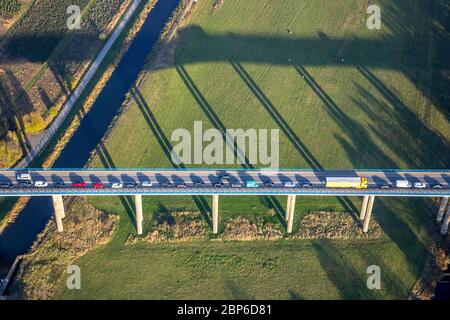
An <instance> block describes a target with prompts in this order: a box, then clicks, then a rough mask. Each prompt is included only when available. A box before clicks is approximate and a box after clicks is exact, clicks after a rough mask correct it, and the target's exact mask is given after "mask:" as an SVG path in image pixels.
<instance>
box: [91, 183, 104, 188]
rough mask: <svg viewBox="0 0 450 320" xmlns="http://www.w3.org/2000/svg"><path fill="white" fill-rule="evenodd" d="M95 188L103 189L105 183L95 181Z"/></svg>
mask: <svg viewBox="0 0 450 320" xmlns="http://www.w3.org/2000/svg"><path fill="white" fill-rule="evenodd" d="M93 187H94V189H103V187H104V186H103V183H101V182H94V184H93Z"/></svg>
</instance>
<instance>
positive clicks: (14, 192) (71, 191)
mask: <svg viewBox="0 0 450 320" xmlns="http://www.w3.org/2000/svg"><path fill="white" fill-rule="evenodd" d="M136 194H141V195H166V196H170V195H176V196H180V195H186V196H191V195H205V196H207V195H247V196H261V195H279V196H286V195H304V196H355V197H357V196H383V197H448V196H450V189H413V188H411V189H389V190H386V189H375V188H373V189H331V188H314V187H313V188H284V187H274V188H266V187H259V188H246V187H242V188H230V187H223V188H214V187H201V188H199V187H186V188H176V187H167V188H161V187H150V188H129V189H127V188H124V189H111V188H104V189H94V188H41V189H40V188H29V189H25V188H23V189H5V190H0V196H3V197H8V196H11V197H17V196H30V197H38V196H53V195H62V196H129V195H136Z"/></svg>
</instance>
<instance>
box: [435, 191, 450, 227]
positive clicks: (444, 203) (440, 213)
mask: <svg viewBox="0 0 450 320" xmlns="http://www.w3.org/2000/svg"><path fill="white" fill-rule="evenodd" d="M448 198H449V197H443V198H442V200H441V205H440V206H439V211H438V214H437V217H436V221H437V222H438V223H441V222H442V219H443V218H444V213H445V208H446V207H447V204H448Z"/></svg>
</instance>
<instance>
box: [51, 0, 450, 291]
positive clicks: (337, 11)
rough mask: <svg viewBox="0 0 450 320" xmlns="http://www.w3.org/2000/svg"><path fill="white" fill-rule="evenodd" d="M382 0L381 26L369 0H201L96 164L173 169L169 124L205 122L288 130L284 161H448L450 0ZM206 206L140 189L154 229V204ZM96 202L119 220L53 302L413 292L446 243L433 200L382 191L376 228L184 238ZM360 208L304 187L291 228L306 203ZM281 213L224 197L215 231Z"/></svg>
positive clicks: (158, 207)
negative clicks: (274, 237)
mask: <svg viewBox="0 0 450 320" xmlns="http://www.w3.org/2000/svg"><path fill="white" fill-rule="evenodd" d="M369 2H371V1H369ZM379 4H381V7H382V12H383V26H382V29H381V30H377V31H374V30H369V29H368V28H367V27H366V18H367V15H366V9H367V2H366V1H360V0H342V1H333V0H326V1H320V2H318V1H314V0H302V1H299V0H286V1H276V2H275V1H270V0H264V1H262V0H245V1H244V0H225V1H200V2H198V4H197V6H196V7H195V9H194V11H193V12H192V16H191V17H190V20H189V22H188V23H187V25H185V26H184V27H183V29H182V30H181V31H180V32H179V35H178V39H177V40H176V41H174V42H173V43H172V44H171V46H172V47H171V49H172V50H173V52H174V54H173V57H169V59H166V60H168V61H167V62H166V63H165V64H161V63H160V64H158V67H157V68H156V67H154V65H153V64H151V63H149V64H148V70H147V75H146V78H145V81H143V82H142V84H141V85H139V86H135V87H134V88H133V89H132V90H131V92H130V97H131V98H130V102H129V104H128V105H127V108H126V110H125V112H124V113H123V114H122V115H121V117H120V118H119V120H118V121H117V123H116V125H115V127H114V129H113V130H112V132H111V134H110V135H109V136H108V138H107V139H106V141H105V143H104V144H102V145H101V146H100V147H99V148H98V156H97V157H96V158H95V159H94V161H93V163H92V164H91V166H93V167H108V168H124V167H131V168H138V167H146V168H151V167H153V168H163V167H172V166H173V164H172V163H171V161H170V158H169V155H170V151H171V150H170V148H171V141H170V139H171V134H172V132H173V131H174V130H175V129H178V128H185V129H188V130H192V128H193V123H194V121H202V123H203V128H204V130H206V129H208V128H214V127H216V128H219V129H220V128H223V127H225V128H244V129H246V128H255V129H278V130H280V161H281V163H280V165H281V167H282V168H315V169H320V168H326V169H348V168H411V169H415V168H419V169H421V168H435V169H440V168H448V164H449V163H450V160H449V155H450V152H449V137H450V124H449V119H450V116H449V112H448V102H449V99H448V98H449V96H448V93H447V91H446V90H447V89H446V88H445V87H446V86H445V84H447V88H448V74H449V68H448V66H449V65H450V64H449V63H448V62H449V61H448V56H447V53H446V49H447V48H446V46H447V45H446V44H444V42H443V41H442V39H445V38H444V37H445V36H446V32H447V33H448V30H449V29H448V27H449V26H448V21H446V20H445V19H446V17H447V16H448V10H449V2H448V1H446V0H441V1H431V0H428V1H422V0H415V1H409V0H396V1H394V0H383V1H379ZM446 23H447V24H446ZM446 30H447V31H446ZM447 36H448V35H447ZM169 51H170V50H169ZM170 58H171V59H170ZM196 166H197V167H200V166H202V165H189V167H196ZM203 166H204V165H203ZM234 166H235V165H234ZM223 167H233V165H224V166H223ZM273 201H277V202H279V203H280V204H281V206H284V205H285V202H286V199H284V198H283V197H277V198H276V199H274V200H273ZM205 202H206V204H208V205H210V199H203V200H201V201H199V199H192V198H187V197H158V198H156V197H146V198H145V199H144V213H145V217H144V219H145V231H144V234H147V233H148V232H149V231H150V229H151V228H152V227H153V226H154V224H155V217H157V216H159V214H161V213H164V212H186V211H192V212H202V211H204V209H203V208H202V207H201V206H200V205H199V203H203V204H205ZM90 203H91V204H92V205H94V206H95V207H97V208H98V209H101V210H103V211H106V212H108V213H111V214H117V215H119V216H120V223H119V226H118V229H117V231H116V233H115V235H114V237H113V239H112V240H111V242H110V243H109V244H107V245H104V246H101V247H98V248H96V249H95V250H93V251H91V252H89V253H87V254H86V255H85V256H83V257H82V258H80V259H78V260H77V261H76V262H75V263H76V264H77V265H78V266H80V267H81V269H82V270H83V277H84V278H83V279H84V280H83V281H84V282H83V289H82V290H72V291H71V290H66V289H64V285H63V283H64V281H62V282H61V285H60V289H59V291H58V295H57V297H59V298H79V299H83V298H96V299H105V298H129V299H131V298H153V299H158V298H168V299H177V298H178V299H183V298H184V299H185V298H196V299H221V298H225V299H227V298H265V299H268V298H273V299H286V298H290V299H302V298H306V299H311V298H315V299H335V298H341V299H406V298H407V297H408V294H409V291H410V290H411V288H412V287H413V285H414V283H415V282H416V280H417V279H418V277H419V274H420V272H421V271H422V269H423V266H424V264H425V261H426V259H427V257H428V255H429V252H430V247H431V245H432V244H434V243H435V242H436V241H437V237H436V226H435V224H434V221H433V220H434V219H433V218H432V217H433V215H434V214H435V210H436V204H435V203H434V202H433V201H431V200H422V199H415V200H410V199H395V200H394V199H377V200H376V203H375V207H374V219H375V221H376V223H378V224H379V226H380V228H381V230H382V232H383V235H382V237H381V238H380V239H374V240H327V239H324V240H292V241H285V240H280V241H272V242H271V241H263V242H259V241H255V242H222V241H211V240H205V241H193V242H185V243H176V244H164V243H163V244H151V243H145V242H140V243H137V244H130V243H128V239H129V237H130V235H131V234H134V233H135V230H134V226H133V211H132V210H133V209H132V208H133V201H132V199H130V198H128V197H120V198H110V197H108V198H106V197H105V198H101V197H98V198H92V199H90ZM272 203H273V202H272ZM360 205H361V200H360V199H356V198H348V199H342V198H339V199H336V198H299V199H298V200H297V205H296V226H295V228H294V233H296V232H299V226H300V221H301V220H302V218H303V217H304V216H305V215H306V214H307V213H309V212H311V211H334V212H336V211H338V212H347V213H349V214H350V212H356V211H357V210H358V208H359V207H360ZM205 206H207V205H205ZM273 210H274V207H273V206H271V205H270V204H268V203H267V202H266V201H265V199H263V198H258V197H221V200H220V219H221V227H220V228H221V232H223V229H224V224H225V223H226V222H227V221H229V220H230V219H231V218H233V217H238V216H240V217H246V218H248V219H250V220H252V221H256V219H257V217H261V216H262V217H265V218H264V219H266V221H267V222H271V223H279V224H281V222H280V221H279V220H277V219H276V218H275V217H273ZM277 221H278V222H277ZM371 264H376V265H379V266H380V267H381V268H382V270H384V271H383V274H384V278H383V279H384V280H383V289H382V290H381V291H379V292H376V293H374V292H372V291H369V290H366V288H365V283H364V280H363V279H365V277H366V273H365V272H366V270H365V268H366V267H367V266H368V265H371ZM106 270H108V272H106ZM130 270H133V272H130ZM109 272H113V273H114V276H113V277H112V276H111V274H110V273H109Z"/></svg>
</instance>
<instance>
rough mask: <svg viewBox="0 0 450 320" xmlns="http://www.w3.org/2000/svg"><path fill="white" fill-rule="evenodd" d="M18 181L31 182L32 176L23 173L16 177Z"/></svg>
mask: <svg viewBox="0 0 450 320" xmlns="http://www.w3.org/2000/svg"><path fill="white" fill-rule="evenodd" d="M16 179H17V181H30V180H31V174H29V173H21V174H18V175H17V177H16Z"/></svg>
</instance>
